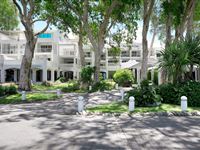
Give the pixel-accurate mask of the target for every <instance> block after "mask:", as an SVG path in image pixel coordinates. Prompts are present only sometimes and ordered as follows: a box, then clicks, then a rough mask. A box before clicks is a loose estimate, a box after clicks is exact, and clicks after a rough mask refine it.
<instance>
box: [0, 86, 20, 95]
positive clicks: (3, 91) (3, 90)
mask: <svg viewBox="0 0 200 150" xmlns="http://www.w3.org/2000/svg"><path fill="white" fill-rule="evenodd" d="M16 93H17V88H16V86H14V85H10V86H1V85H0V96H4V95H12V94H16Z"/></svg>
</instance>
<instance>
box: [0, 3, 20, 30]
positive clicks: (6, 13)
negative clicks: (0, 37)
mask: <svg viewBox="0 0 200 150" xmlns="http://www.w3.org/2000/svg"><path fill="white" fill-rule="evenodd" d="M18 24H19V21H18V18H17V10H16V9H15V7H14V5H13V4H12V2H11V1H10V0H1V2H0V30H1V31H4V30H13V29H15V28H16V27H17V26H18Z"/></svg>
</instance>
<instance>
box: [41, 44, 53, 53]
mask: <svg viewBox="0 0 200 150" xmlns="http://www.w3.org/2000/svg"><path fill="white" fill-rule="evenodd" d="M51 51H52V45H41V46H40V52H44V53H45V52H51Z"/></svg>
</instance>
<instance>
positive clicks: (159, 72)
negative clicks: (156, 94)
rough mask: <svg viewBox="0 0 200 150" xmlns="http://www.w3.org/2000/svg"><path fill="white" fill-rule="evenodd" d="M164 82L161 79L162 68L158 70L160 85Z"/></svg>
mask: <svg viewBox="0 0 200 150" xmlns="http://www.w3.org/2000/svg"><path fill="white" fill-rule="evenodd" d="M161 83H162V81H161V70H158V85H160V84H161Z"/></svg>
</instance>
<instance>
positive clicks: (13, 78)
mask: <svg viewBox="0 0 200 150" xmlns="http://www.w3.org/2000/svg"><path fill="white" fill-rule="evenodd" d="M25 43H26V41H25V36H24V33H23V32H22V31H12V32H1V33H0V82H1V83H2V82H18V81H19V69H20V66H21V60H22V57H23V54H24V50H25ZM106 47H107V46H105V48H104V52H103V55H102V56H101V73H102V74H103V77H104V78H111V77H112V75H113V73H114V72H115V71H116V70H117V69H120V68H130V69H132V71H133V74H134V76H135V78H136V79H137V82H139V81H140V69H141V58H142V45H141V43H134V44H133V45H132V47H131V49H130V48H128V47H127V46H126V45H125V44H124V45H122V46H121V47H122V50H121V54H120V56H118V57H117V60H119V61H117V62H116V58H115V59H114V58H113V56H112V55H111V54H110V53H109V51H108V49H107V48H106ZM84 52H85V59H86V64H87V65H90V66H94V52H93V51H92V47H91V46H90V45H84ZM148 62H149V63H148V66H149V67H153V66H154V65H155V64H156V63H157V57H156V51H155V49H153V50H151V52H150V55H149V61H148ZM80 70H81V68H80V59H79V52H78V38H77V37H76V36H74V38H67V37H65V36H64V34H61V33H60V32H58V31H47V32H46V33H43V34H41V35H39V36H38V40H37V44H36V47H35V53H34V58H33V62H32V68H31V79H32V81H33V82H42V81H55V80H56V79H57V78H59V77H61V76H63V77H65V78H66V79H79V76H80Z"/></svg>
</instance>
